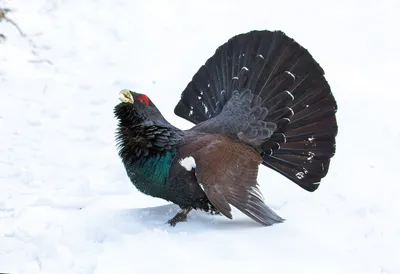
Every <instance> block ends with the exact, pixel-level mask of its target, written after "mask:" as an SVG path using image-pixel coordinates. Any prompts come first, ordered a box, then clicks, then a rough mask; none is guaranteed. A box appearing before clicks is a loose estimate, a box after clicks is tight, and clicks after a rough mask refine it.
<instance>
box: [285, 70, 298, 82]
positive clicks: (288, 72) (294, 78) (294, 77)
mask: <svg viewBox="0 0 400 274" xmlns="http://www.w3.org/2000/svg"><path fill="white" fill-rule="evenodd" d="M285 72H286V73H287V74H289V75H290V76H292V77H293V80H296V76H294V74H293V73H291V72H290V71H288V70H287V71H285Z"/></svg>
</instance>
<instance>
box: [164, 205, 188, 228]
mask: <svg viewBox="0 0 400 274" xmlns="http://www.w3.org/2000/svg"><path fill="white" fill-rule="evenodd" d="M191 210H192V207H187V208H183V209H182V210H181V211H179V212H178V213H177V214H176V215H175V216H174V217H173V218H172V219H171V220H168V223H169V224H170V225H171V226H175V225H176V224H177V223H180V222H184V221H186V219H187V215H188V214H189V212H190V211H191Z"/></svg>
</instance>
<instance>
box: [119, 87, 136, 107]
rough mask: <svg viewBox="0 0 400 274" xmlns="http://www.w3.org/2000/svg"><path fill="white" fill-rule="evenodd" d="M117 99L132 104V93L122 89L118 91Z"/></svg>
mask: <svg viewBox="0 0 400 274" xmlns="http://www.w3.org/2000/svg"><path fill="white" fill-rule="evenodd" d="M118 99H119V100H120V101H121V102H123V103H131V104H133V97H132V93H131V92H130V91H129V90H127V89H123V90H121V91H120V93H119V97H118Z"/></svg>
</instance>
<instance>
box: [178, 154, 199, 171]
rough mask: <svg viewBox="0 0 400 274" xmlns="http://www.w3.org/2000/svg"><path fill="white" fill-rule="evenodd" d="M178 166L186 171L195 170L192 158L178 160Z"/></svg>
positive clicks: (194, 162)
mask: <svg viewBox="0 0 400 274" xmlns="http://www.w3.org/2000/svg"><path fill="white" fill-rule="evenodd" d="M179 164H180V165H181V166H183V167H184V168H185V169H186V170H187V171H191V170H192V168H196V161H195V160H194V158H193V157H192V156H189V157H186V158H184V159H180V160H179Z"/></svg>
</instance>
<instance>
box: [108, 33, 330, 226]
mask: <svg viewBox="0 0 400 274" xmlns="http://www.w3.org/2000/svg"><path fill="white" fill-rule="evenodd" d="M119 99H120V100H121V101H122V102H121V103H119V104H118V105H116V106H115V108H114V114H115V117H116V119H117V120H118V126H117V131H116V143H117V148H118V154H119V156H120V157H121V159H122V162H123V165H124V167H125V169H126V172H127V175H128V176H129V178H130V180H131V182H132V183H133V185H135V186H136V188H137V189H138V190H139V191H141V192H142V193H144V194H147V195H150V196H153V197H158V198H162V199H165V200H167V201H170V202H172V203H174V204H177V205H178V206H179V207H180V208H181V211H179V212H178V213H177V214H176V215H175V216H174V217H173V218H172V219H170V220H169V221H168V223H169V224H171V225H172V226H175V225H176V223H178V222H181V221H185V220H186V219H187V215H188V213H189V212H190V211H191V210H192V209H198V210H203V211H206V212H209V211H211V212H217V213H220V214H222V215H224V216H226V217H228V218H232V213H231V206H234V207H236V208H237V209H238V210H240V211H241V212H243V213H244V214H246V215H247V216H248V217H250V218H252V219H253V220H255V221H257V222H258V223H260V224H262V225H266V226H268V225H272V224H275V223H280V222H283V221H284V219H282V218H281V217H279V216H278V215H277V214H276V213H275V212H274V211H273V210H272V209H271V208H269V207H268V206H267V205H266V204H265V203H264V200H263V197H262V194H261V192H260V190H259V188H258V182H257V175H258V168H259V166H260V164H262V165H263V166H267V167H269V168H271V169H273V170H275V171H277V172H279V173H280V174H282V175H283V176H285V177H286V178H287V179H289V180H290V181H292V182H294V183H295V184H297V185H298V186H300V187H301V188H303V189H305V190H307V191H309V192H313V191H315V190H316V189H317V188H318V187H319V184H320V182H321V179H322V178H324V177H325V176H326V175H327V173H328V170H329V164H330V160H331V158H332V157H333V156H334V153H335V149H336V146H335V138H336V135H337V131H338V126H337V121H336V111H337V103H336V101H335V98H334V96H333V94H332V92H331V89H330V86H329V84H328V82H327V81H326V79H325V76H324V71H323V69H322V68H321V67H320V65H319V64H318V63H317V62H316V60H314V58H313V57H312V55H311V54H310V53H309V52H308V50H307V49H305V48H304V47H302V46H301V45H300V44H298V43H297V42H296V41H295V40H294V39H292V38H290V37H288V36H287V35H286V34H285V33H283V32H282V31H268V30H262V31H256V30H255V31H250V32H248V33H244V34H239V35H237V36H234V37H232V38H231V39H229V40H228V41H227V42H226V43H224V44H223V45H221V46H219V47H218V48H217V50H216V51H215V54H214V55H213V56H211V57H210V58H209V59H208V60H207V61H206V63H205V64H204V65H203V66H201V67H200V69H199V70H198V71H197V72H196V73H195V75H194V76H193V78H192V80H191V81H190V82H189V84H188V85H187V86H186V88H185V89H184V90H183V92H182V94H181V98H180V100H179V102H178V103H177V105H176V107H175V109H174V113H175V114H176V115H177V116H179V117H181V118H184V119H186V120H188V121H190V122H192V123H194V124H195V125H194V126H193V127H192V128H190V129H188V130H181V129H179V128H177V127H175V126H173V125H171V124H170V123H169V122H168V121H167V120H166V119H165V118H164V117H163V115H162V114H161V113H160V111H159V110H158V109H157V107H156V106H155V105H154V103H153V102H152V101H151V100H150V99H149V98H148V97H147V96H146V95H145V94H141V93H136V92H133V91H130V90H126V89H125V90H122V91H121V92H120V97H119Z"/></svg>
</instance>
